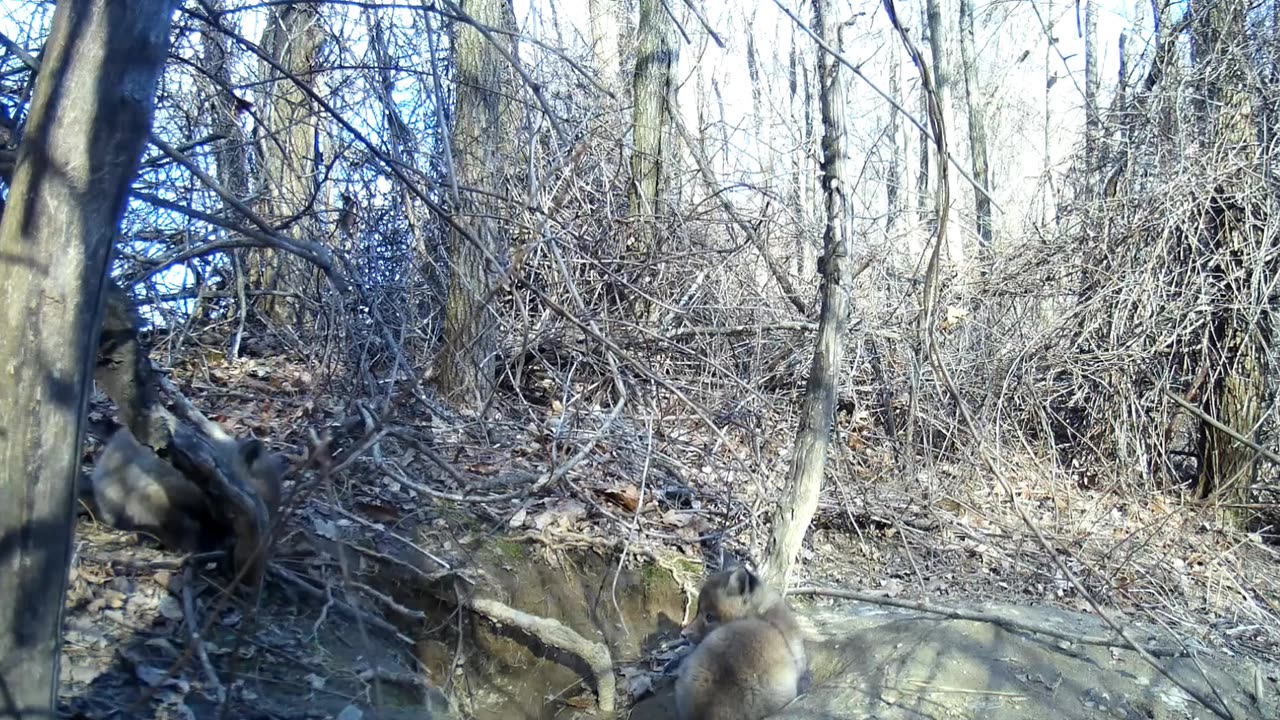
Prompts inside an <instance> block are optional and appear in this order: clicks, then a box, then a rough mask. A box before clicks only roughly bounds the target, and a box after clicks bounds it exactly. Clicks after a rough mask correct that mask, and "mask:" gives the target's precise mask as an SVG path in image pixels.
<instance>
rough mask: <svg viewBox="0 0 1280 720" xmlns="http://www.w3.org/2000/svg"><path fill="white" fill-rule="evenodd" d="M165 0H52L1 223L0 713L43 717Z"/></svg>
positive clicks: (50, 701) (165, 20)
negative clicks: (87, 421)
mask: <svg viewBox="0 0 1280 720" xmlns="http://www.w3.org/2000/svg"><path fill="white" fill-rule="evenodd" d="M172 10H173V6H172V4H171V3H170V2H168V1H167V0H138V1H137V2H130V3H123V2H116V1H115V0H79V1H77V2H72V1H67V2H60V3H58V6H57V9H56V10H55V11H54V21H53V31H52V34H51V35H50V38H49V41H48V43H47V44H46V46H45V51H44V53H43V68H42V70H41V72H40V74H39V78H38V79H37V81H36V86H35V95H34V97H33V99H32V109H31V118H30V121H29V123H28V125H27V130H26V133H25V135H24V136H23V139H22V144H21V146H20V147H19V149H18V161H17V168H16V172H15V174H14V179H13V185H12V186H11V188H10V194H9V202H8V206H7V208H6V209H5V212H4V217H3V219H2V220H0V308H2V309H0V358H3V363H4V371H3V372H0V417H4V418H5V421H4V430H3V432H0V487H3V489H4V490H3V492H4V497H5V502H4V503H0V547H3V548H4V552H3V555H2V557H0V562H3V566H2V569H0V598H3V602H2V603H0V604H2V605H3V607H4V608H5V618H4V619H5V622H4V626H3V631H2V632H0V673H2V674H3V676H2V677H0V685H2V686H3V687H4V693H3V699H2V700H0V715H5V716H7V717H16V716H23V717H26V716H27V714H30V716H40V717H44V716H46V715H47V716H50V717H51V716H52V709H53V706H54V697H55V693H56V691H57V686H58V655H59V652H60V643H59V637H60V634H61V633H60V630H61V619H62V609H63V605H64V598H65V593H66V582H67V567H68V563H69V562H70V555H71V535H72V527H73V521H74V514H73V502H74V498H75V489H76V485H77V479H78V477H79V474H80V463H79V459H80V442H81V439H82V434H83V422H84V417H85V408H86V404H87V401H88V396H89V387H90V385H89V383H90V378H91V377H92V375H91V372H92V367H93V362H94V357H95V355H96V350H97V347H98V325H99V322H100V318H101V308H102V295H103V288H104V282H105V280H106V277H107V270H108V266H109V262H110V256H111V245H112V242H113V240H114V238H115V233H116V229H117V227H118V225H119V222H120V216H121V214H122V213H123V211H124V206H125V199H126V197H127V193H128V190H129V183H130V182H131V180H132V179H133V176H134V173H135V172H136V171H137V166H138V156H139V155H140V153H141V152H142V147H143V144H144V143H145V142H146V138H147V133H148V130H149V128H150V125H151V116H152V110H153V99H154V95H155V89H156V84H157V82H158V79H159V76H160V72H161V69H162V68H163V66H164V61H165V57H166V55H167V50H168V43H169V26H170V15H171V13H172Z"/></svg>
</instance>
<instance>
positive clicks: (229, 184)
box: [144, 0, 250, 442]
mask: <svg viewBox="0 0 1280 720" xmlns="http://www.w3.org/2000/svg"><path fill="white" fill-rule="evenodd" d="M225 6H226V2H225V0H211V1H210V2H209V3H208V10H209V15H210V18H211V19H212V20H213V22H215V23H218V24H219V25H220V26H222V27H223V28H224V29H226V30H229V31H231V30H233V29H234V28H233V27H228V25H229V24H230V23H232V22H234V18H235V16H234V15H231V16H227V15H224V14H223V11H224V10H225ZM200 42H201V49H202V55H203V57H201V62H202V63H203V64H204V70H205V72H206V73H207V74H208V76H209V79H210V80H211V85H212V87H211V88H210V103H209V104H210V106H211V107H212V109H213V113H212V116H211V117H210V118H209V129H210V130H211V131H212V132H213V134H214V135H217V136H218V137H219V138H220V139H219V140H217V141H216V143H215V144H214V162H215V167H216V171H217V177H218V183H219V184H221V185H222V187H224V188H226V189H227V190H228V191H229V192H230V193H231V194H232V195H234V196H235V197H236V198H238V199H240V200H248V197H249V154H248V152H247V149H248V146H249V144H248V141H247V140H248V139H247V138H246V137H245V133H244V129H243V128H242V127H241V126H240V123H239V122H238V115H239V113H240V111H241V109H242V107H243V105H242V101H241V100H240V99H239V98H237V97H236V96H235V93H234V92H233V91H232V89H231V65H232V62H231V52H232V49H233V48H235V47H236V45H235V43H234V42H233V41H232V39H231V35H229V34H224V33H220V32H212V31H206V32H202V33H200ZM222 212H223V213H224V214H225V216H226V217H227V218H230V219H232V220H233V221H235V222H241V221H243V219H244V218H243V217H242V216H241V214H240V211H238V210H236V209H235V208H234V207H232V205H231V204H230V203H227V202H224V203H222ZM223 232H224V233H225V231H223ZM227 254H228V257H229V260H230V262H231V263H232V265H233V267H232V269H231V273H230V277H229V278H228V280H229V281H230V282H234V283H235V287H236V290H237V293H236V294H237V297H238V299H239V307H238V308H237V309H238V318H237V324H236V329H235V331H234V332H233V333H232V336H231V343H230V347H229V350H228V352H229V353H230V356H231V357H232V358H236V357H239V355H240V342H241V340H242V339H243V337H244V325H245V318H246V317H247V316H248V312H249V309H248V308H247V307H245V304H246V303H247V302H248V299H247V297H246V296H245V294H244V292H243V290H244V288H245V284H246V282H245V281H246V278H245V277H244V267H245V265H246V263H247V261H248V257H249V255H250V253H249V252H246V251H245V250H232V251H231V252H229V253H227ZM202 290H203V288H202ZM201 312H202V309H201V308H197V314H196V315H195V316H196V317H199V313H201ZM144 442H145V441H144Z"/></svg>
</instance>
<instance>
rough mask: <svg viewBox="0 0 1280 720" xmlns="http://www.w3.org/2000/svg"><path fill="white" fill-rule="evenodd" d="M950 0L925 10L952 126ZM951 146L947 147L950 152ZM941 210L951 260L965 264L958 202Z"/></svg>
mask: <svg viewBox="0 0 1280 720" xmlns="http://www.w3.org/2000/svg"><path fill="white" fill-rule="evenodd" d="M946 2H947V0H925V14H926V16H927V19H928V22H929V52H930V54H931V55H932V56H933V70H934V72H933V81H934V92H935V93H936V94H937V96H938V110H939V112H941V113H942V121H943V122H944V123H946V125H947V127H948V128H953V127H955V126H956V125H955V110H954V108H953V104H952V100H951V94H952V93H951V85H952V80H951V72H952V70H951V65H952V64H951V56H950V53H949V52H948V45H949V44H950V40H949V38H950V34H951V26H950V25H949V24H948V23H947V18H948V17H950V16H949V15H948V14H947V13H946V12H945V11H944V10H945V7H946ZM950 150H951V148H949V147H948V148H945V151H946V152H950ZM946 152H944V153H942V155H941V157H939V158H938V162H946V161H947V160H946ZM939 212H942V213H945V214H946V216H947V227H949V228H951V229H952V232H951V234H950V236H949V237H948V238H947V254H948V255H949V256H950V257H951V262H953V263H955V264H956V267H958V268H962V269H963V268H964V266H965V253H964V235H963V234H961V233H959V232H956V229H958V228H959V227H960V226H959V224H957V223H956V222H955V203H954V202H950V201H949V202H947V204H946V205H945V206H943V207H942V208H941V209H940V211H939Z"/></svg>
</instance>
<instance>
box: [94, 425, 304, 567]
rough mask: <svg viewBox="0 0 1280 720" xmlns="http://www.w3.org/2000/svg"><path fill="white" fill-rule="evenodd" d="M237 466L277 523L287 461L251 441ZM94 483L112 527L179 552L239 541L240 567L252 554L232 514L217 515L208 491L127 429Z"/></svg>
mask: <svg viewBox="0 0 1280 720" xmlns="http://www.w3.org/2000/svg"><path fill="white" fill-rule="evenodd" d="M235 462H236V463H237V464H240V465H241V467H238V468H236V471H237V473H238V474H240V475H241V476H242V477H247V478H248V479H249V481H250V482H251V483H252V485H253V488H252V489H253V490H254V491H255V492H257V493H258V495H259V496H260V497H261V498H262V502H263V504H264V505H265V506H266V509H267V511H268V513H269V517H270V521H271V522H272V523H274V522H275V518H276V516H277V514H278V513H279V510H280V499H281V487H282V482H283V478H284V473H285V464H284V461H283V459H282V458H281V457H280V456H279V455H277V454H274V453H271V452H268V450H267V447H266V445H264V444H263V443H262V441H260V440H257V439H249V440H243V441H240V442H239V443H237V445H236V454H235ZM89 485H90V487H89V489H88V490H89V492H88V493H85V494H87V495H90V496H91V498H92V505H93V507H92V508H91V510H92V511H93V512H94V514H95V515H96V516H97V518H98V520H100V521H101V522H103V523H106V524H107V525H111V526H112V527H115V528H118V529H121V530H135V531H142V532H146V533H150V534H152V535H155V536H156V537H157V538H159V539H160V541H161V542H162V543H163V544H164V545H166V546H168V547H170V548H172V549H175V550H186V551H203V550H211V549H214V548H217V547H221V546H223V545H225V544H226V543H227V542H228V540H231V539H234V540H235V541H236V543H235V544H236V555H237V557H236V565H237V566H239V565H241V564H242V561H243V560H244V556H245V555H246V553H247V552H249V551H248V550H247V549H246V548H245V547H244V543H243V542H242V540H243V538H241V537H240V536H242V535H244V534H245V531H244V530H242V529H237V528H235V527H228V525H227V520H228V518H227V513H218V512H215V511H214V510H215V509H214V507H213V506H212V505H211V503H210V500H209V496H208V495H207V494H206V493H205V491H204V489H203V488H201V487H200V486H199V485H197V484H196V483H194V482H192V481H191V479H190V478H188V477H187V476H186V475H184V474H183V473H182V472H180V471H179V470H177V469H176V468H174V467H173V466H172V465H170V464H169V463H167V462H165V461H164V460H163V459H161V458H160V457H159V456H158V455H156V453H155V451H154V450H152V449H151V448H149V447H147V446H145V445H143V444H141V443H139V442H138V440H137V439H136V438H135V437H134V436H133V434H132V433H130V432H129V431H128V430H127V429H124V428H121V429H119V430H117V431H116V432H115V434H113V435H112V436H111V440H110V441H108V443H107V446H106V448H105V449H104V450H103V451H102V455H101V456H100V457H99V458H98V463H97V465H96V466H95V467H94V470H93V475H92V476H91V477H90V481H89ZM86 499H87V498H86ZM231 520H232V523H233V524H234V523H235V522H236V519H234V518H232V519H231Z"/></svg>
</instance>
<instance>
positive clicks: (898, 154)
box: [884, 52, 908, 233]
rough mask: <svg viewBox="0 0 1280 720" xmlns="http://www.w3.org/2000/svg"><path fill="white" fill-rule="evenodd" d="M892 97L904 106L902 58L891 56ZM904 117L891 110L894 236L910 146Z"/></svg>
mask: <svg viewBox="0 0 1280 720" xmlns="http://www.w3.org/2000/svg"><path fill="white" fill-rule="evenodd" d="M889 95H890V97H892V98H893V99H894V100H896V101H897V102H898V103H899V104H904V102H903V101H904V99H905V98H904V97H903V96H904V93H903V83H902V55H901V54H899V53H897V52H890V54H889ZM903 126H904V123H903V122H902V114H901V113H900V112H898V108H897V107H896V106H890V107H889V177H888V178H887V181H886V182H885V206H886V207H885V221H884V226H885V231H886V232H889V233H893V231H894V230H896V229H897V227H898V222H899V221H900V220H901V219H902V215H903V196H904V195H905V194H906V189H907V188H906V170H907V154H908V151H907V143H906V134H905V133H904V130H903Z"/></svg>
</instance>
